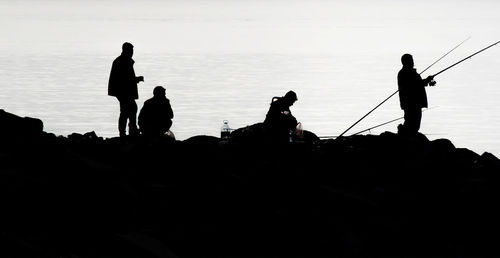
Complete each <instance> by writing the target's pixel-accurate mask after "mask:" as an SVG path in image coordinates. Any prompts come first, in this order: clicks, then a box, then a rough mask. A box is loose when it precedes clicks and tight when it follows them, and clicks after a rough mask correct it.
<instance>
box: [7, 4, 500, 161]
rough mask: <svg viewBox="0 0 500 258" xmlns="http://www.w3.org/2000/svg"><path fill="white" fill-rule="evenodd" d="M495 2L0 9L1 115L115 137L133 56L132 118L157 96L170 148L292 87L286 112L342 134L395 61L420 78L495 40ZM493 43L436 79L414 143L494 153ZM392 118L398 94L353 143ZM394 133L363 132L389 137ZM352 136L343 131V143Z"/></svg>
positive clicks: (390, 74) (315, 128) (245, 119)
mask: <svg viewBox="0 0 500 258" xmlns="http://www.w3.org/2000/svg"><path fill="white" fill-rule="evenodd" d="M498 10H500V2H499V1H440V2H439V3H435V1H419V3H413V2H411V3H410V2H407V1H396V0H386V1H361V0H359V1H326V0H325V1H322V0H312V1H293V0H290V1H285V0H274V1H273V0H270V1H243V0H227V1H224V0H214V1H201V0H199V1H197V0H188V1H175V0H174V1H143V2H138V1H137V2H136V1H62V0H54V1H43V2H42V1H5V0H4V1H1V0H0V33H1V34H2V37H0V60H1V62H0V108H2V109H5V110H6V111H8V112H12V113H15V114H18V115H21V116H32V117H38V118H41V119H42V120H43V121H44V125H45V131H47V132H53V133H55V134H57V135H68V134H70V133H73V132H79V133H85V132H89V131H95V132H96V133H97V134H98V135H100V136H103V137H114V136H117V133H118V132H117V117H118V112H119V110H118V103H117V101H116V100H115V99H114V98H112V97H109V96H107V80H108V76H109V71H110V68H111V63H112V61H113V59H114V58H115V57H116V56H118V55H119V54H120V51H121V44H122V43H123V42H124V41H129V42H132V43H133V44H134V45H135V55H134V59H135V61H136V64H135V70H136V73H137V75H143V76H144V77H145V83H141V84H140V85H139V95H140V99H139V100H138V105H139V108H140V107H142V103H143V102H144V100H146V99H148V98H150V97H151V96H152V90H153V88H154V87H155V86H156V85H164V86H165V87H166V88H167V96H168V97H169V98H170V100H171V104H172V107H173V110H174V113H175V118H174V124H173V127H172V131H173V132H174V134H175V135H176V137H177V138H178V139H180V140H182V139H186V138H189V137H191V136H194V135H201V134H204V135H214V136H218V135H219V130H220V126H221V125H222V121H223V120H229V124H230V126H231V127H232V128H239V127H243V126H246V125H250V124H253V123H256V122H261V121H263V119H264V117H265V114H266V112H267V109H268V107H269V102H270V100H271V98H272V97H273V96H281V95H283V94H284V93H286V91H288V90H294V91H295V92H297V94H298V97H299V101H298V102H296V104H295V105H294V106H293V107H292V112H293V114H294V115H295V116H296V117H297V119H298V120H299V121H301V122H302V124H303V127H304V129H306V130H310V131H312V132H314V133H316V134H317V135H319V136H325V135H338V134H340V133H341V132H343V131H344V130H345V129H347V128H348V127H349V126H350V125H351V124H352V123H354V122H355V121H357V120H358V119H359V118H360V117H361V116H363V115H364V114H365V113H366V112H368V111H369V110H370V109H372V108H373V107H374V106H376V105H377V104H378V103H379V102H381V101H382V100H384V99H385V98H386V97H387V96H389V95H390V94H391V93H393V92H394V91H395V90H396V89H397V85H396V74H397V72H398V70H399V69H400V61H399V60H400V56H401V55H402V54H404V53H407V52H408V53H411V54H413V56H414V59H415V63H416V68H417V70H418V71H421V70H423V69H424V68H425V67H426V66H428V65H429V64H431V63H432V62H434V61H435V60H436V59H438V58H439V57H440V56H442V55H443V54H444V53H446V52H448V51H449V50H450V49H452V48H453V47H454V46H455V45H457V44H458V43H459V42H461V41H463V40H464V39H465V38H467V37H468V36H471V37H472V38H471V39H470V40H469V41H468V42H466V43H465V44H464V45H462V46H461V47H460V48H459V49H457V50H456V51H455V52H453V53H452V54H450V55H449V56H448V57H446V58H445V59H443V60H442V61H440V62H439V63H438V64H436V65H435V66H434V67H432V68H431V69H430V70H429V71H428V72H426V73H424V76H427V75H429V74H433V73H436V72H438V71H440V70H442V69H443V68H445V67H447V66H448V65H451V64H453V63H454V62H456V61H458V60H460V59H462V58H463V57H466V56H468V55H470V54H472V53H474V52H476V51H478V50H479V49H481V48H483V47H486V46H488V45H489V44H491V43H493V42H496V41H498V40H500V27H499V26H498V24H500V16H499V15H498V14H497V12H498ZM499 71H500V46H497V47H493V48H491V49H489V50H487V51H486V52H483V53H481V54H479V55H478V56H476V57H474V58H472V59H471V60H467V61H466V62H464V63H462V64H460V65H459V66H456V67H454V68H453V69H451V70H449V71H447V72H445V73H443V74H441V75H440V76H438V77H436V81H437V82H438V85H437V86H436V87H435V88H430V89H428V90H427V93H428V97H429V105H430V106H431V107H435V108H433V109H431V110H429V111H426V112H425V113H424V117H423V125H422V129H421V132H423V133H424V134H426V135H427V136H428V137H429V138H430V139H437V138H448V139H450V140H451V141H452V142H453V143H454V144H455V145H456V146H457V147H465V148H470V149H472V150H473V151H475V152H478V153H480V154H481V153H482V152H484V151H488V152H492V153H493V154H495V155H496V156H500V132H498V129H499V128H500V116H499V115H498V114H499V113H500V105H498V102H499V100H500V72H499ZM400 116H402V111H401V110H400V109H399V100H398V98H397V96H395V97H393V98H392V99H391V100H390V101H388V102H386V103H385V104H384V105H383V106H381V107H380V108H379V109H378V110H377V111H375V112H374V113H372V114H371V115H370V116H369V117H368V118H367V119H365V120H364V121H363V122H361V123H360V124H358V125H357V126H356V127H354V128H353V129H351V131H350V133H355V132H357V131H360V130H363V129H365V128H368V127H371V126H373V125H376V124H379V123H383V122H386V121H388V120H391V119H394V118H397V117H400ZM396 126H397V123H392V124H389V125H386V126H383V127H380V128H377V129H375V130H373V131H371V133H373V134H379V133H381V132H384V131H393V132H395V131H396ZM347 135H349V133H347Z"/></svg>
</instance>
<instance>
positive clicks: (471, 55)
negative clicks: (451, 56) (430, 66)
mask: <svg viewBox="0 0 500 258" xmlns="http://www.w3.org/2000/svg"><path fill="white" fill-rule="evenodd" d="M498 43H500V41H497V42H495V43H493V44H491V45H489V46H487V47H485V48H483V49H481V50H479V51H477V52H476V53H474V54H472V55H470V56H468V57H466V58H464V59H462V60H460V61H458V62H456V63H454V64H452V65H450V66H448V67H446V68H445V69H443V70H441V71H440V72H438V73H436V74H434V75H432V77H436V76H438V75H439V74H441V73H443V72H444V71H446V70H448V69H450V68H452V67H453V66H455V65H457V64H460V63H461V62H463V61H465V60H467V59H469V58H471V57H473V56H475V55H477V54H479V53H481V52H483V51H485V50H486V49H488V48H490V47H493V46H495V45H497V44H498Z"/></svg>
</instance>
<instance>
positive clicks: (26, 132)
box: [0, 109, 43, 140]
mask: <svg viewBox="0 0 500 258" xmlns="http://www.w3.org/2000/svg"><path fill="white" fill-rule="evenodd" d="M0 125H2V126H0V137H2V138H4V139H7V140H8V139H11V138H12V137H15V138H23V137H24V138H33V137H39V136H40V135H41V133H42V131H43V122H42V120H40V119H37V118H32V117H20V116H17V115H14V114H11V113H8V112H6V111H4V110H3V109H0Z"/></svg>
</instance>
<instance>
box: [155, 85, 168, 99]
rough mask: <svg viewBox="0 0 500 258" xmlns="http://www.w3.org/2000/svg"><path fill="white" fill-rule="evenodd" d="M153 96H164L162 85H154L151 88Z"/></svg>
mask: <svg viewBox="0 0 500 258" xmlns="http://www.w3.org/2000/svg"><path fill="white" fill-rule="evenodd" d="M153 96H154V97H156V98H158V97H164V96H165V88H163V87H162V86H156V87H155V88H154V90H153Z"/></svg>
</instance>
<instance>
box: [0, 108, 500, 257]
mask: <svg viewBox="0 0 500 258" xmlns="http://www.w3.org/2000/svg"><path fill="white" fill-rule="evenodd" d="M0 119H1V121H0V122H1V124H2V125H6V126H7V129H5V126H4V129H3V130H4V131H2V134H1V135H0V142H1V145H0V146H1V148H0V184H1V185H0V199H1V200H0V201H1V203H2V217H3V218H2V219H1V220H0V241H1V242H2V244H4V246H5V248H1V249H0V256H24V257H26V256H28V257H40V256H43V257H71V256H72V257H96V256H99V257H110V256H112V257H174V256H175V257H183V256H220V257H234V256H240V257H241V256H295V257H297V256H303V257H305V256H307V257H311V256H335V257H338V256H384V257H387V256H398V257H401V256H445V255H447V256H498V255H500V251H499V250H498V248H497V243H498V241H499V240H500V239H499V238H500V237H499V236H498V234H497V232H498V231H499V230H500V222H499V220H498V218H499V217H500V212H499V211H498V209H496V203H497V201H498V198H499V197H500V188H499V187H498V184H499V183H500V177H499V172H500V160H499V159H498V158H497V157H495V156H494V155H492V154H491V153H487V152H485V153H483V154H481V155H480V154H477V153H475V152H473V151H470V150H468V149H465V148H457V147H455V146H454V145H453V143H452V142H451V141H450V140H448V139H438V140H433V141H430V140H428V139H427V138H426V137H425V136H424V135H419V136H418V137H402V136H400V135H397V134H394V133H391V132H385V133H382V134H380V135H358V136H352V137H343V138H341V139H338V140H336V141H333V140H322V141H308V142H295V143H292V144H287V145H265V144H260V143H255V142H253V143H252V144H250V141H244V140H241V139H245V136H244V135H243V134H240V138H239V139H240V140H229V141H222V140H221V139H220V138H218V137H213V136H203V135H197V136H193V137H191V138H189V139H187V140H184V141H178V140H165V141H161V140H159V141H144V140H143V139H142V138H141V137H138V138H119V137H117V138H109V139H104V138H102V137H99V136H98V135H96V134H95V133H94V132H89V133H85V134H78V133H74V134H71V135H69V136H67V137H64V136H56V135H54V134H51V133H47V132H43V131H40V132H39V133H38V134H36V136H33V137H31V138H30V140H25V141H20V140H17V139H15V138H14V137H11V134H12V133H14V132H17V131H19V130H17V129H19V128H24V127H26V126H27V125H26V124H25V123H23V122H21V121H22V120H23V119H21V120H19V119H14V120H16V121H17V122H9V123H5V121H6V120H5V119H9V118H8V115H7V116H6V114H5V113H0ZM38 128H40V127H38ZM6 132H10V133H6ZM235 132H236V131H235ZM124 161H126V162H124ZM166 163H168V166H165V164H166Z"/></svg>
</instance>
